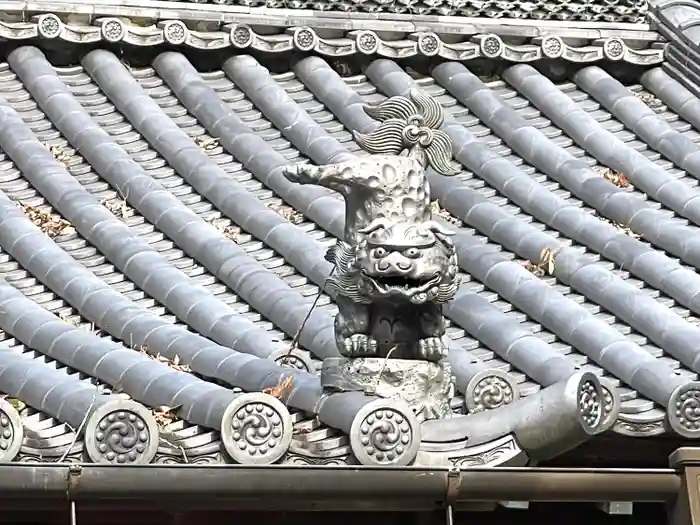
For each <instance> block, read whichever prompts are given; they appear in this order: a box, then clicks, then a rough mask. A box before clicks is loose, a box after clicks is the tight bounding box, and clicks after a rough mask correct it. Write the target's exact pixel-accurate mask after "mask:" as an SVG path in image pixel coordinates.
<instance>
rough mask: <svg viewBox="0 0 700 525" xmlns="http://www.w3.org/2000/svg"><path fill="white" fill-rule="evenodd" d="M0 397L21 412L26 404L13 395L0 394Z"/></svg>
mask: <svg viewBox="0 0 700 525" xmlns="http://www.w3.org/2000/svg"><path fill="white" fill-rule="evenodd" d="M0 399H2V400H3V401H7V402H8V403H10V405H12V407H13V408H14V409H15V410H16V411H17V412H22V410H24V409H25V408H27V405H26V404H25V403H24V402H22V401H20V400H19V399H15V398H14V397H9V396H7V395H3V396H0Z"/></svg>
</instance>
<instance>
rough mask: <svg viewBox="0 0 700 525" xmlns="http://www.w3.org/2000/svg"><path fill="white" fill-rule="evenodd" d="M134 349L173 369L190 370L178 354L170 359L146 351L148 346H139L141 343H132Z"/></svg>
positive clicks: (179, 370)
mask: <svg viewBox="0 0 700 525" xmlns="http://www.w3.org/2000/svg"><path fill="white" fill-rule="evenodd" d="M134 350H136V351H138V352H139V353H141V354H143V355H145V356H146V357H148V358H150V359H153V360H154V361H158V362H159V363H163V364H164V365H168V366H169V367H170V368H172V369H173V370H177V371H178V372H190V371H191V369H190V367H189V366H188V365H186V364H184V363H182V362H181V360H180V356H179V355H177V354H176V355H175V357H173V358H172V359H169V358H167V357H166V356H164V355H161V354H156V355H152V354H149V353H148V347H145V346H141V345H134Z"/></svg>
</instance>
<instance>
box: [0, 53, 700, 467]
mask: <svg viewBox="0 0 700 525" xmlns="http://www.w3.org/2000/svg"><path fill="white" fill-rule="evenodd" d="M261 60H262V59H261ZM265 65H266V64H265V62H263V63H260V62H258V61H257V60H256V59H254V58H252V57H251V56H244V55H241V56H234V57H232V58H230V59H228V60H227V61H225V62H224V63H223V64H222V66H221V70H217V71H213V72H204V73H200V72H198V71H197V70H196V69H195V67H194V65H193V64H192V63H191V62H189V61H188V59H187V58H185V56H184V55H181V54H178V53H174V52H166V53H162V54H160V55H158V56H157V58H156V59H155V60H154V61H153V62H152V64H151V65H150V66H149V67H128V66H125V65H124V64H123V63H122V62H121V61H120V59H119V58H118V57H117V56H116V55H114V54H113V53H111V52H109V51H106V50H96V51H93V52H91V53H89V54H88V55H86V56H85V57H84V59H83V60H82V61H81V63H80V64H76V65H73V66H70V67H53V66H52V65H51V63H49V61H48V60H47V59H46V57H45V56H44V55H43V54H42V53H41V52H40V51H39V50H38V49H36V48H32V47H19V48H18V49H16V50H15V51H13V52H12V53H10V55H9V57H8V63H5V64H2V65H0V156H1V157H0V278H1V279H0V329H2V337H3V340H4V342H3V345H4V347H3V348H4V351H0V393H3V394H5V395H7V396H8V398H7V399H5V400H4V401H0V461H3V460H4V461H8V460H18V461H42V460H43V461H59V460H61V461H63V460H71V461H78V460H84V459H88V460H90V461H95V462H110V463H125V462H156V463H161V462H162V463H167V462H183V461H190V462H191V461H195V462H218V461H230V460H233V461H238V462H243V463H270V462H274V461H285V462H290V463H301V464H334V463H344V462H347V461H352V446H353V439H355V440H356V439H359V438H357V436H355V437H353V435H354V434H353V432H354V429H355V428H356V427H357V424H358V421H362V417H365V416H366V415H367V414H370V413H372V410H373V409H374V408H373V407H375V406H378V405H377V403H379V404H381V401H378V400H376V399H374V398H372V397H365V396H357V395H355V394H335V395H331V396H322V394H321V389H320V385H319V381H318V377H317V375H316V371H317V369H318V368H319V367H320V359H322V358H324V357H328V356H333V355H335V354H336V349H335V346H334V337H333V315H334V313H335V308H334V306H333V301H332V298H331V297H329V296H328V295H326V294H325V293H324V292H323V291H322V289H321V288H319V287H323V284H324V282H325V279H326V277H327V275H328V272H329V269H330V267H329V263H327V262H326V261H325V260H324V257H323V255H324V253H325V251H326V248H327V247H328V246H329V245H331V244H332V243H333V242H335V239H336V238H339V237H340V236H342V230H343V209H342V201H340V200H339V199H338V197H337V196H336V195H333V194H331V193H329V192H328V191H326V190H323V189H320V188H314V187H308V186H304V187H300V186H295V185H292V184H290V183H288V182H287V181H286V180H285V179H284V178H283V177H282V175H281V173H280V168H281V167H282V166H283V165H285V164H286V163H289V162H295V161H299V160H304V159H308V160H310V161H311V162H314V163H318V164H322V163H323V164H325V163H330V162H334V161H337V160H340V159H343V158H348V156H350V155H356V154H363V152H362V151H360V149H359V147H358V146H357V145H356V144H355V143H354V142H353V140H352V135H351V133H350V130H358V131H362V132H366V131H368V130H369V129H371V127H372V126H374V125H375V123H374V122H373V121H372V120H371V119H369V117H367V115H366V114H365V113H364V111H363V109H362V103H366V102H376V101H377V100H380V99H381V98H383V97H384V96H389V95H395V94H404V93H406V92H407V90H408V88H409V87H410V86H412V85H414V84H417V85H418V86H419V87H420V88H422V89H423V90H425V91H426V92H428V93H429V94H431V95H433V96H434V97H436V98H437V99H438V100H439V101H440V102H441V103H442V104H443V106H444V107H445V109H446V111H447V113H448V115H449V117H448V118H447V119H446V121H445V124H444V127H443V129H444V130H445V131H446V132H447V133H448V134H449V135H450V137H451V139H452V141H453V144H454V159H455V161H456V162H459V163H460V164H461V165H462V166H463V168H464V169H463V172H462V174H461V175H460V176H458V177H456V178H452V179H446V178H442V177H440V176H437V175H433V176H432V177H433V178H432V187H433V192H434V193H433V194H434V197H435V198H436V200H437V203H436V210H435V211H436V213H437V215H439V216H440V217H441V218H442V219H443V220H446V221H448V222H451V223H452V224H453V225H454V226H455V227H457V228H458V230H459V232H458V235H457V237H456V245H457V247H458V250H459V256H460V264H461V267H462V270H463V272H464V275H463V285H462V287H461V289H460V292H459V293H458V296H457V297H456V298H455V300H454V301H453V302H451V303H450V304H449V305H448V307H447V308H446V311H445V313H446V315H447V317H448V319H449V325H450V328H449V334H450V336H451V338H452V340H453V348H452V351H451V357H450V360H451V362H452V366H453V370H454V373H455V376H456V379H457V386H458V390H459V395H458V397H456V398H455V399H454V409H455V411H456V412H457V413H468V414H470V415H469V416H468V418H472V419H471V420H470V421H472V425H473V427H470V428H474V429H477V430H474V431H473V432H475V433H476V434H479V435H477V436H476V437H472V438H470V439H471V441H470V446H469V447H467V448H469V450H470V453H469V454H467V456H468V457H469V460H468V461H467V462H466V463H463V464H473V463H474V462H479V461H480V462H482V463H484V462H485V463H487V464H503V463H510V464H517V463H518V462H520V463H522V462H523V461H524V460H523V459H522V458H523V454H526V455H529V456H530V457H536V456H537V453H536V452H537V451H533V450H530V449H528V446H530V445H529V443H530V442H534V441H536V440H534V441H533V439H531V438H532V436H533V434H532V433H530V434H528V433H527V432H526V431H525V430H523V428H522V425H523V423H522V421H521V420H520V419H519V418H520V415H522V414H523V413H528V414H529V413H530V412H528V411H529V410H532V407H534V406H536V405H537V404H538V403H540V402H541V401H543V400H547V402H548V403H552V406H553V407H554V408H552V409H551V410H550V411H546V412H545V415H544V416H543V419H538V420H536V424H537V425H545V426H546V425H550V426H553V427H555V428H557V429H560V430H559V431H560V432H564V430H562V429H563V428H564V427H565V426H566V424H567V423H566V422H564V421H563V417H564V416H563V415H562V413H558V412H557V410H558V408H557V407H558V406H559V405H557V403H559V402H561V403H564V402H563V401H561V400H562V399H564V398H565V397H566V396H567V392H568V390H567V388H569V387H568V386H567V385H569V382H570V380H571V378H573V377H578V376H577V374H579V375H580V374H581V373H582V372H584V373H592V374H594V375H595V376H598V377H599V378H601V381H602V384H603V386H604V387H605V389H606V392H607V397H606V400H605V401H606V403H607V406H606V409H607V411H608V413H607V415H608V416H609V417H611V418H613V419H615V421H614V424H613V422H612V421H611V424H612V428H613V431H616V432H620V433H623V434H629V435H638V436H653V435H657V434H661V433H664V432H676V433H680V434H682V435H683V436H686V437H691V438H693V437H697V436H698V435H700V416H697V414H698V413H699V411H700V408H698V407H699V406H700V388H699V387H698V383H696V382H695V380H696V379H697V375H696V373H695V371H697V370H699V368H698V367H699V366H700V365H698V356H700V347H699V346H698V345H699V344H700V343H698V341H700V328H699V327H698V319H697V317H696V314H697V313H698V312H700V303H699V302H698V301H700V299H699V297H700V277H698V275H697V272H696V271H695V267H697V266H698V265H699V264H700V242H698V241H697V239H700V236H698V235H697V233H698V227H697V225H700V199H698V198H697V197H698V196H700V192H698V190H697V181H698V177H700V165H698V166H696V164H698V163H697V162H696V161H697V158H700V157H698V155H697V152H698V151H700V147H698V145H697V143H698V140H699V139H700V133H698V131H697V130H698V129H700V128H699V127H698V125H699V123H698V122H696V121H697V120H700V119H698V116H697V115H696V114H695V111H694V110H695V108H696V106H697V105H698V103H699V101H698V99H696V98H695V97H694V95H692V94H690V93H689V92H688V91H687V90H686V88H684V87H682V86H681V85H680V84H679V83H678V82H677V81H675V80H673V79H672V78H671V77H669V75H668V74H667V73H666V72H665V71H664V70H663V69H662V68H658V67H657V68H654V69H651V70H648V71H647V72H646V73H644V74H643V75H642V76H641V77H640V78H639V82H638V84H635V85H623V84H621V83H620V82H619V81H618V80H616V79H615V78H613V77H611V76H610V75H609V74H608V73H606V72H605V71H604V70H602V69H600V68H598V67H596V66H590V67H585V68H583V69H581V70H580V72H578V73H577V74H576V75H575V76H574V77H573V79H572V81H569V82H564V83H553V82H552V81H551V80H550V79H549V78H547V77H546V76H545V75H543V74H541V73H539V72H538V71H537V70H535V69H534V68H533V67H531V66H529V65H525V64H518V65H513V66H511V67H509V68H508V69H506V70H505V72H504V73H503V75H502V76H501V77H498V78H488V79H485V78H480V77H478V76H476V75H475V74H473V73H471V72H470V71H469V70H468V67H469V65H468V64H467V66H464V65H461V64H458V63H452V62H446V63H443V64H441V65H439V66H438V67H436V68H435V69H434V70H433V71H432V75H431V76H429V77H424V76H420V75H418V74H416V73H415V72H414V71H412V70H404V69H401V67H400V66H399V64H398V63H397V62H394V61H391V60H386V59H379V60H375V61H374V62H372V63H371V64H370V66H369V67H368V68H367V69H366V71H365V74H364V75H358V76H349V77H341V76H339V75H338V74H337V73H336V71H335V70H334V69H333V68H331V67H330V66H329V65H328V63H327V62H326V61H325V60H324V59H323V58H320V57H309V58H305V59H303V60H301V61H300V62H298V63H296V64H294V66H293V69H292V70H290V71H286V72H282V73H275V74H271V73H270V72H269V70H268V69H266V68H265V67H264V66H265ZM18 204H19V206H18ZM280 365H285V366H284V367H283V366H280ZM285 378H290V379H288V380H286V381H285ZM231 387H235V388H234V389H232V388H231ZM262 391H265V392H267V394H263V393H262ZM533 396H534V397H533ZM275 397H278V398H281V399H282V401H283V402H284V404H283V403H282V402H280V401H278V400H277V399H275ZM528 400H532V402H530V401H528ZM618 402H619V410H620V411H619V414H618V412H617V409H618V407H617V404H618ZM284 405H286V407H285V406H284ZM545 406H547V405H545ZM562 406H563V405H562ZM360 416H362V417H360ZM492 416H493V417H492ZM251 418H252V419H251ZM358 418H359V419H358ZM250 421H253V422H254V423H255V422H256V421H257V423H255V424H257V425H258V426H257V427H255V425H253V427H250V426H249V423H250ZM455 421H456V423H454V424H453V427H454V425H455V424H456V425H462V423H460V421H461V420H459V419H456V420H455ZM533 421H535V419H533ZM532 424H535V423H532ZM457 430H458V431H459V428H458V429H457ZM530 430H531V429H530ZM453 431H454V429H451V428H450V427H448V426H445V427H439V426H437V427H436V425H432V426H431V425H427V426H426V428H425V435H426V436H437V435H439V434H441V433H444V432H453ZM513 435H515V437H516V438H517V441H516V440H514V438H513ZM117 436H121V437H120V438H118V437H117ZM430 440H433V441H439V439H437V438H435V439H433V438H432V437H431V438H430ZM528 440H529V441H528ZM115 443H116V444H115ZM431 446H433V445H431ZM534 446H535V445H532V447H534ZM462 448H465V446H464V445H462ZM426 450H427V452H426V454H428V455H429V453H432V452H434V450H432V449H431V450H432V452H431V450H428V449H426ZM435 450H436V449H435ZM453 452H454V451H453ZM455 454H456V452H455V453H454V454H452V455H453V456H455ZM462 455H464V454H462ZM455 457H456V456H455ZM525 460H526V459H525ZM469 462H471V463H469Z"/></svg>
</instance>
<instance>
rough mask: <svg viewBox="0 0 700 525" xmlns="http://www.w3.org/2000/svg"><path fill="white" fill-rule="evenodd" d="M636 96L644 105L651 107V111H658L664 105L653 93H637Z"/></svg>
mask: <svg viewBox="0 0 700 525" xmlns="http://www.w3.org/2000/svg"><path fill="white" fill-rule="evenodd" d="M635 96H636V97H637V98H638V99H639V100H640V101H641V102H643V103H644V104H646V105H647V106H649V107H650V108H651V109H656V108H658V107H660V106H662V105H663V102H661V101H660V100H659V99H658V98H656V97H655V96H654V95H652V94H651V93H635Z"/></svg>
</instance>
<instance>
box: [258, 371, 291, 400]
mask: <svg viewBox="0 0 700 525" xmlns="http://www.w3.org/2000/svg"><path fill="white" fill-rule="evenodd" d="M293 385H294V379H293V378H292V376H287V377H285V378H284V379H283V380H282V381H281V382H280V383H279V384H278V385H275V386H273V387H272V388H264V389H263V393H264V394H269V395H271V396H272V397H274V398H276V399H279V400H284V399H286V398H287V396H288V395H289V394H290V393H291V392H292V386H293Z"/></svg>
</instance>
